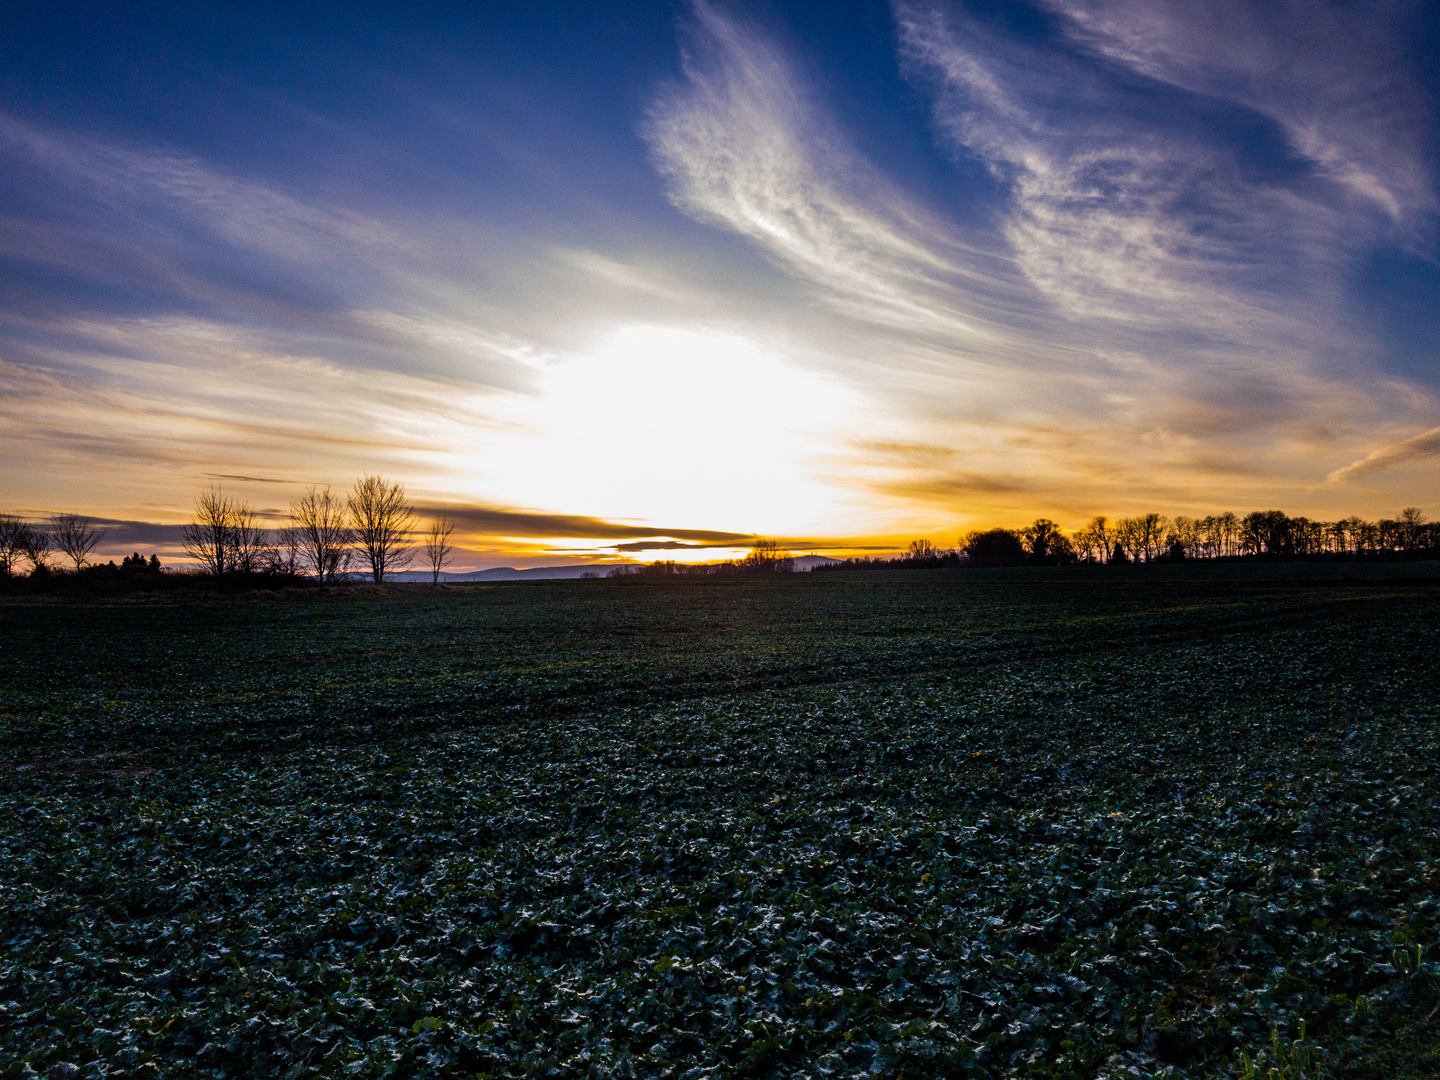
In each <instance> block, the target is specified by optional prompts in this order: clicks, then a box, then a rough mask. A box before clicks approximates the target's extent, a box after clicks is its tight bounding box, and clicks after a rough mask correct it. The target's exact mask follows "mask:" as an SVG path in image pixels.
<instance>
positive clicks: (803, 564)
mask: <svg viewBox="0 0 1440 1080" xmlns="http://www.w3.org/2000/svg"><path fill="white" fill-rule="evenodd" d="M839 561H840V560H839V559H832V558H830V557H829V556H828V555H799V556H797V557H796V559H795V569H796V570H802V571H804V570H814V569H815V567H817V566H824V565H826V564H828V563H834V562H839ZM615 565H616V564H615V563H572V564H570V565H567V566H530V567H525V568H523V569H522V568H519V567H514V566H492V567H491V568H490V569H489V570H471V571H469V572H468V573H464V574H452V573H449V572H446V573H443V574H441V575H440V580H441V581H541V580H547V579H551V580H553V579H558V578H578V577H580V576H581V575H582V574H587V573H589V574H599V575H600V576H601V577H604V576H605V575H606V574H607V573H608V572H609V571H610V570H612V569H614V567H615ZM430 577H431V575H430V571H429V570H401V571H399V572H398V573H394V574H387V575H386V579H387V580H389V581H429V580H430Z"/></svg>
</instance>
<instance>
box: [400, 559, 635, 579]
mask: <svg viewBox="0 0 1440 1080" xmlns="http://www.w3.org/2000/svg"><path fill="white" fill-rule="evenodd" d="M611 565H613V564H606V563H600V564H593V563H574V564H571V565H568V566H530V567H525V568H520V567H515V566H492V567H491V568H490V569H489V570H471V571H469V572H468V573H464V574H452V573H450V572H448V571H447V572H445V573H442V574H441V575H440V580H441V581H527V580H539V579H544V578H578V577H579V576H580V575H581V574H586V573H590V574H599V575H600V576H601V577H604V576H605V572H606V571H607V570H609V569H610V567H611ZM431 576H432V575H431V573H430V571H429V570H401V571H400V572H398V573H395V574H386V575H385V578H386V580H387V581H429V580H430V578H431Z"/></svg>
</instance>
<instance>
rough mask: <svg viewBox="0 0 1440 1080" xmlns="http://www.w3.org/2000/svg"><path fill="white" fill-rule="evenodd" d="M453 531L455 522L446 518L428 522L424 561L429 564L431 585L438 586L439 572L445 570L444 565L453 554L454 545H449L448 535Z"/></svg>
mask: <svg viewBox="0 0 1440 1080" xmlns="http://www.w3.org/2000/svg"><path fill="white" fill-rule="evenodd" d="M454 531H455V522H453V521H451V520H450V519H449V518H447V517H438V518H435V519H434V520H433V521H431V522H430V529H429V531H428V532H426V534H425V561H426V562H428V563H429V564H430V574H431V578H430V581H431V583H432V584H439V582H440V571H441V570H444V569H445V564H446V563H447V562H449V561H450V556H451V555H453V554H454V553H455V545H453V544H452V543H450V534H451V533H453V532H454Z"/></svg>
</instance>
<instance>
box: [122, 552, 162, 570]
mask: <svg viewBox="0 0 1440 1080" xmlns="http://www.w3.org/2000/svg"><path fill="white" fill-rule="evenodd" d="M120 569H121V570H123V571H125V572H126V573H128V574H158V573H160V556H158V555H151V556H150V558H148V559H147V558H145V556H144V555H141V554H140V553H139V552H138V551H137V552H135V553H134V554H133V555H126V556H125V558H123V559H121V560H120Z"/></svg>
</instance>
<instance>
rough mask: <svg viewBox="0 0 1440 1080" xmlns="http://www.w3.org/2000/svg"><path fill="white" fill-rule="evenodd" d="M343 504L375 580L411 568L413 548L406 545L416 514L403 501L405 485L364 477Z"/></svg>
mask: <svg viewBox="0 0 1440 1080" xmlns="http://www.w3.org/2000/svg"><path fill="white" fill-rule="evenodd" d="M346 505H347V506H348V507H349V510H350V528H351V531H352V533H353V535H354V537H355V543H356V544H357V545H358V546H359V548H360V552H361V555H362V557H363V558H364V559H365V560H366V561H367V562H369V564H370V573H371V575H372V576H373V577H374V579H375V580H376V581H384V580H385V575H386V574H387V573H390V572H391V571H393V570H399V569H400V568H401V567H405V566H409V565H410V561H411V560H412V559H413V558H414V557H415V549H414V548H411V547H409V546H408V544H407V542H408V540H409V538H410V533H411V532H412V531H413V530H414V528H415V512H414V511H413V510H412V509H411V508H410V504H409V503H408V502H406V501H405V485H404V484H392V483H391V482H390V481H388V480H386V479H385V478H384V477H381V476H370V475H368V474H367V475H365V476H363V477H361V478H360V479H359V480H357V481H355V487H354V489H353V490H352V491H351V492H350V497H349V499H347V500H346Z"/></svg>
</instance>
